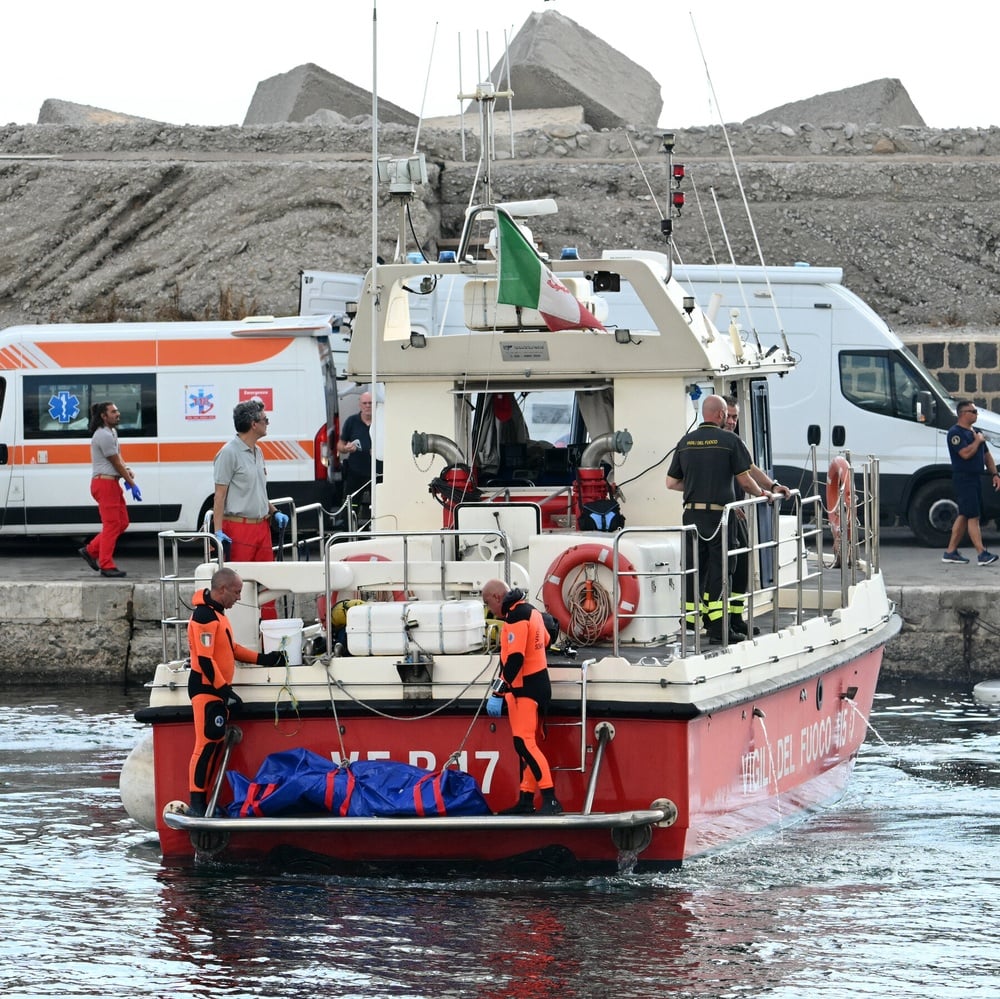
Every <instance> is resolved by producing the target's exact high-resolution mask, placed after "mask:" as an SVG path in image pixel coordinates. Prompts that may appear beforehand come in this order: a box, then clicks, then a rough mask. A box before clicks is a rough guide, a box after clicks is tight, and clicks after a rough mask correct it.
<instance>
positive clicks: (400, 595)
mask: <svg viewBox="0 0 1000 999" xmlns="http://www.w3.org/2000/svg"><path fill="white" fill-rule="evenodd" d="M339 561H341V562H391V561H392V559H390V558H389V556H388V555H379V554H378V553H377V552H358V553H357V554H356V555H347V556H346V557H344V558H342V559H340V560H339ZM339 599H340V591H339V590H334V591H333V592H332V593H331V594H330V598H329V600H327V598H326V597H324V596H323V594H320V595H319V596H318V597H317V598H316V613H317V616H318V617H319V619H320V620H321V621H323V620H325V619H326V609H327V607H332V606H333V605H334V604H335V603H336V602H337V601H338V600H339ZM392 599H393V600H395V601H396V603H405V602H406V594H405V593H404V592H403V591H402V590H393V591H392Z"/></svg>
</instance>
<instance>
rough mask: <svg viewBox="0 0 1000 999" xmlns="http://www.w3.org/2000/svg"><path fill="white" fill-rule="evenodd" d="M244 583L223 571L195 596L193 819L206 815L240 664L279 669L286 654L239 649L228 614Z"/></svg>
mask: <svg viewBox="0 0 1000 999" xmlns="http://www.w3.org/2000/svg"><path fill="white" fill-rule="evenodd" d="M242 592H243V580H242V579H240V577H239V574H238V573H237V572H236V571H235V570H234V569H219V570H217V571H216V572H215V573H214V575H213V576H212V581H211V585H210V586H209V588H208V589H206V590H202V591H201V592H200V593H196V594H195V595H194V613H193V614H192V615H191V620H190V621H189V622H188V646H189V648H190V654H191V674H190V676H189V677H188V696H189V697H190V698H191V709H192V712H193V714H194V732H195V738H194V752H193V753H192V754H191V764H190V767H189V769H188V785H189V790H190V792H191V805H190V808H189V812H190V814H191V815H204V814H205V809H206V807H207V805H208V800H207V792H208V783H209V780H210V779H211V777H212V776H213V770H214V768H215V762H216V757H217V754H218V753H219V750H220V748H221V746H222V742H223V739H224V738H225V735H226V722H228V721H229V715H230V712H231V711H233V710H234V709H235V708H237V707H239V705H240V703H241V701H240V698H239V695H237V694H236V693H235V692H234V690H233V688H232V683H233V674H234V672H235V670H236V661H237V660H239V661H240V662H244V663H255V664H256V665H258V666H280V665H281V664H282V663H283V662H284V656H283V654H282V653H281V652H257V650H256V649H248V648H245V647H244V646H242V645H237V644H236V642H234V641H233V629H232V626H231V625H230V623H229V618H228V617H226V611H227V610H229V608H230V607H232V606H233V604H235V603H236V601H237V600H239V598H240V594H241V593H242Z"/></svg>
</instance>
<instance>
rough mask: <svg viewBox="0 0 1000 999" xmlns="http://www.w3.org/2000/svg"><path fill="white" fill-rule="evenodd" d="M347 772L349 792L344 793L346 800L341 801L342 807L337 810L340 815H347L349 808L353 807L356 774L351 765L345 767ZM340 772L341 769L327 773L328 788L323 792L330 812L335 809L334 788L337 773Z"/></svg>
mask: <svg viewBox="0 0 1000 999" xmlns="http://www.w3.org/2000/svg"><path fill="white" fill-rule="evenodd" d="M344 769H345V770H346V772H347V793H346V794H345V795H344V800H343V801H342V802H341V803H340V808H339V809H338V810H337V812H338V814H339V815H346V814H347V810H348V809H349V808H350V807H351V795H352V794H354V774H352V773H351V768H350V767H345V768H344ZM338 773H340V771H339V770H331V771H330V772H329V773H328V774H327V775H326V788H325V789H324V792H323V804H324V806H325V807H326V810H327V811H328V812H332V811H333V802H334V796H335V795H334V788H335V785H336V780H337V774H338Z"/></svg>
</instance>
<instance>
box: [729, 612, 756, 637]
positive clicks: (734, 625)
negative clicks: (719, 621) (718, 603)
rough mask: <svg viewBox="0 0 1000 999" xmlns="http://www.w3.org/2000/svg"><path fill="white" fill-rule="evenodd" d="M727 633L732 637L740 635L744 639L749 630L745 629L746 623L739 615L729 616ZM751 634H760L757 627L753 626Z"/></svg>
mask: <svg viewBox="0 0 1000 999" xmlns="http://www.w3.org/2000/svg"><path fill="white" fill-rule="evenodd" d="M729 633H730V634H734V635H742V636H743V637H744V638H746V637H747V636H749V634H750V629H749V628H748V627H747V623H746V621H744V620H743V618H742V617H740V615H739V614H730V615H729ZM753 633H754V634H755V635H759V634H760V628H758V627H757V625H754V626H753Z"/></svg>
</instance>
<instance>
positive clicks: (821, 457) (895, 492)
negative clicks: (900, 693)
mask: <svg viewBox="0 0 1000 999" xmlns="http://www.w3.org/2000/svg"><path fill="white" fill-rule="evenodd" d="M622 252H623V253H627V254H628V255H630V256H634V255H635V251H634V250H629V251H622ZM616 255H618V251H606V252H605V253H604V258H605V259H607V260H608V261H609V270H610V268H611V264H610V261H612V260H613V259H614V258H615V256H616ZM646 256H648V257H649V259H650V260H654V261H658V262H659V263H660V265H661V267H662V268H663V275H664V277H666V275H667V273H668V271H667V258H666V257H665V256H664V255H663V254H662V253H659V252H656V251H650V252H649V253H648V254H646ZM305 275H309V276H310V281H309V283H308V284H306V283H303V285H302V289H301V301H300V311H302V312H303V313H304V314H308V313H309V311H310V310H311V309H312V308H313V306H314V302H315V296H314V290H315V289H317V288H320V287H322V286H323V283H324V272H321V271H306V272H303V276H304V281H305ZM765 275H766V277H765ZM586 276H587V277H589V278H590V279H591V280H592V281H593V282H594V285H593V286H594V288H595V290H596V291H597V292H598V294H599V297H600V298H601V299H602V300H603V301H604V302H605V303H606V304H607V317H606V319H605V320H604V322H605V324H606V325H607V326H609V327H611V326H615V327H619V328H622V329H629V330H637V331H641V330H642V329H643V328H644V327H646V328H648V324H649V318H648V316H646V314H645V311H644V309H643V308H642V306H641V305H640V304H639V302H638V298H637V296H636V295H635V294H634V292H633V291H632V289H631V288H629V287H628V286H627V285H620V284H619V285H617V289H616V287H615V286H616V282H614V281H613V280H612V281H608V282H605V281H602V280H601V274H600V272H597V273H594V274H588V275H586ZM672 276H673V277H674V278H675V279H676V280H677V281H678V282H679V283H680V284H681V285H682V286H684V287H686V288H687V289H688V290H689V291H690V292H691V294H692V296H693V297H694V298H695V299H696V301H697V303H698V305H699V306H700V307H701V308H702V309H703V310H705V311H706V312H707V313H708V314H709V315H711V316H713V317H714V321H715V323H716V325H717V326H718V327H719V329H720V330H721V331H722V333H723V334H724V335H728V330H729V327H730V323H731V322H732V321H733V317H732V313H733V311H734V310H735V311H736V318H735V322H736V324H737V326H738V327H739V329H740V331H741V335H742V336H743V337H744V338H746V337H753V336H754V335H756V336H757V337H759V338H760V340H761V342H762V344H764V346H765V347H766V348H770V347H780V346H781V332H782V331H783V332H784V334H785V337H786V338H787V341H788V345H789V349H790V350H791V351H792V353H793V354H794V355H795V356H796V357H797V358H798V365H797V366H796V369H795V370H794V371H792V372H791V373H790V374H788V375H786V376H785V377H783V378H781V379H778V380H775V381H773V382H772V383H771V384H770V385H769V386H768V388H769V396H770V409H771V427H772V435H773V436H772V441H771V449H770V451H771V454H772V455H773V456H774V468H773V471H774V473H775V475H776V476H777V477H778V479H779V480H780V481H782V482H784V483H785V484H786V485H789V486H791V487H801V488H803V490H804V491H808V489H809V487H810V485H811V483H812V474H813V470H812V466H811V456H810V444H812V443H816V444H817V453H818V462H819V467H818V472H819V476H820V479H821V480H825V476H826V471H827V468H828V466H829V463H830V461H831V460H832V458H833V457H834V456H835V455H836V454H838V453H840V452H841V451H843V450H849V451H850V452H851V453H852V454H854V455H857V456H859V457H864V456H867V455H869V454H875V455H877V456H878V457H879V458H880V459H881V477H880V484H881V512H882V519H883V521H885V522H886V523H890V524H891V523H895V522H896V521H899V522H902V523H904V524H908V525H909V527H910V529H911V530H912V531H913V533H914V534H915V535H916V537H917V538H918V539H919V540H920V541H921V542H922V543H923V544H926V545H931V546H938V547H940V546H943V545H944V544H946V542H947V541H948V536H949V532H950V529H951V524H952V522H953V520H954V518H955V515H956V512H957V510H956V507H955V502H954V496H953V493H952V488H951V463H950V460H949V458H948V447H947V442H946V439H945V437H946V433H947V430H948V428H949V427H950V426H952V424H953V423H954V422H955V419H956V415H955V400H954V399H953V398H952V397H951V396H950V395H949V394H948V392H947V391H946V390H945V389H944V387H943V386H942V385H941V384H940V383H939V382H938V381H937V379H936V378H934V376H933V375H932V374H931V373H930V372H928V371H927V370H926V369H925V368H924V367H923V365H922V364H921V363H920V362H919V361H918V360H917V358H916V357H915V356H914V355H913V354H912V353H911V352H910V351H909V350H908V349H907V348H906V347H905V345H904V344H903V343H902V341H901V340H900V339H899V337H897V336H896V334H895V333H893V332H892V330H890V329H889V327H888V326H887V325H886V323H885V321H884V320H883V319H882V318H881V317H880V316H879V315H878V314H877V313H876V312H875V311H874V310H873V309H872V308H871V307H870V306H868V305H867V304H866V303H865V302H864V301H862V299H860V298H859V297H858V296H857V295H855V294H854V293H853V292H851V291H849V290H848V289H847V288H845V287H844V285H843V283H842V281H843V271H842V270H841V268H839V267H810V266H807V265H796V266H792V267H768V268H763V267H751V266H747V267H732V266H712V265H682V264H677V265H675V266H674V268H673V274H672ZM349 277H350V276H348V275H333V274H330V275H326V276H325V278H326V279H333V278H349ZM353 280H354V282H356V285H351V284H350V281H347V282H345V281H341V282H340V285H339V287H341V288H342V289H346V288H348V287H349V286H350V287H356V288H357V289H360V287H361V283H362V280H363V279H362V278H361V277H355V278H353ZM330 286H331V287H333V286H334V284H333V283H332V284H331V285H330ZM461 290H462V289H459V288H451V289H449V290H448V297H447V301H445V298H444V295H445V290H444V289H435V291H434V293H433V294H431V295H418V294H414V295H413V296H412V297H411V302H410V314H411V323H412V325H413V326H414V329H415V330H417V331H418V332H424V333H426V334H427V335H435V334H437V333H445V334H447V333H455V332H459V331H461V332H464V331H465V329H466V325H465V322H464V319H463V317H462V313H461V308H460V303H461V301H462V299H463V295H462V294H459V292H460V291H461ZM355 293H356V292H355ZM456 302H457V303H459V305H458V306H456V305H454V304H452V303H456ZM331 304H334V305H337V306H338V307H341V308H342V302H340V301H339V300H337V299H336V298H334V299H332V300H331ZM320 311H322V309H321V310H320ZM977 427H978V429H980V430H982V431H983V432H984V433H985V434H986V436H987V439H988V440H989V441H990V442H991V446H992V447H993V448H994V452H995V453H1000V416H998V415H997V414H995V413H992V412H989V411H988V410H985V409H980V411H979V420H978V423H977ZM983 502H984V519H986V520H990V519H997V518H998V517H1000V497H998V496H997V494H996V493H994V492H993V491H992V490H991V489H986V488H984V491H983Z"/></svg>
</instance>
